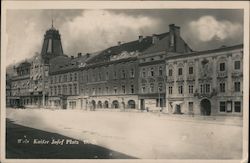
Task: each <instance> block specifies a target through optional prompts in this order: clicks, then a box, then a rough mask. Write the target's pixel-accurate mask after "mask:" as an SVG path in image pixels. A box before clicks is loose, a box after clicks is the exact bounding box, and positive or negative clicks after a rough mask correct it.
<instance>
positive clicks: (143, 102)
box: [141, 99, 145, 110]
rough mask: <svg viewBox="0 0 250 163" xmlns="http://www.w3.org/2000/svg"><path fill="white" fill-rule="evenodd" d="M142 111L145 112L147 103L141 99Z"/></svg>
mask: <svg viewBox="0 0 250 163" xmlns="http://www.w3.org/2000/svg"><path fill="white" fill-rule="evenodd" d="M141 110H145V101H144V99H141Z"/></svg>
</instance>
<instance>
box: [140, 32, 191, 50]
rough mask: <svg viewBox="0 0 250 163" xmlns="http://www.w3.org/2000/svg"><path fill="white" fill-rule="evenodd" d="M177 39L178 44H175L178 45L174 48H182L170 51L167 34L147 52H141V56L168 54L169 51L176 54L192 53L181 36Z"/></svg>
mask: <svg viewBox="0 0 250 163" xmlns="http://www.w3.org/2000/svg"><path fill="white" fill-rule="evenodd" d="M176 37H177V36H176ZM178 39H179V40H178V42H176V43H175V44H179V45H176V46H182V48H179V49H177V50H176V51H172V50H170V47H169V43H170V34H168V35H167V36H166V37H164V38H163V39H162V40H159V41H157V43H155V44H154V45H153V46H151V47H149V48H148V49H147V50H145V51H144V52H143V55H147V54H152V53H158V52H169V51H172V52H177V53H185V52H192V51H193V50H192V49H191V48H190V47H189V45H188V44H187V43H186V42H185V41H184V40H183V39H182V37H181V36H179V37H178ZM180 50H181V51H180ZM182 51H183V52H182Z"/></svg>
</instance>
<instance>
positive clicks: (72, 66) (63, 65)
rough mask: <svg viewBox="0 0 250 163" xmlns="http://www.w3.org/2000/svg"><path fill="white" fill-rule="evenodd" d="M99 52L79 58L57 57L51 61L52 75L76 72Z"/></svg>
mask: <svg viewBox="0 0 250 163" xmlns="http://www.w3.org/2000/svg"><path fill="white" fill-rule="evenodd" d="M97 54H99V52H95V53H91V54H89V53H88V54H84V55H82V56H79V57H74V58H71V57H68V56H67V55H61V56H57V57H55V58H53V59H51V60H50V70H49V71H50V73H51V74H53V73H60V72H67V71H71V70H76V69H78V68H79V65H80V64H84V63H85V62H86V61H87V60H89V59H91V58H92V57H94V56H95V55H97Z"/></svg>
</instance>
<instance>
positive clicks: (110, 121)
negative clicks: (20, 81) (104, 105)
mask: <svg viewBox="0 0 250 163" xmlns="http://www.w3.org/2000/svg"><path fill="white" fill-rule="evenodd" d="M7 118H8V119H10V120H11V121H13V122H14V123H16V124H19V125H23V126H26V127H30V128H35V129H39V130H43V131H47V132H51V133H57V134H60V135H63V136H66V137H70V138H73V139H76V140H80V141H83V142H84V141H85V143H86V142H88V143H90V144H93V145H97V146H98V147H104V148H107V149H111V150H113V151H117V152H120V153H123V154H125V155H127V156H125V155H121V154H118V155H117V157H119V158H131V157H133V158H144V159H240V158H241V155H242V125H241V122H242V121H241V120H240V118H239V117H238V118H235V117H222V118H217V119H209V118H206V119H203V118H193V119H192V118H191V117H189V118H188V117H186V118H185V117H184V116H181V117H175V116H164V115H158V114H151V113H135V112H109V111H83V110H48V109H47V110H45V109H24V110H21V109H7ZM7 127H8V126H7ZM8 132H9V133H12V132H16V129H12V130H8ZM29 136H33V137H34V138H35V137H36V136H37V135H35V133H34V134H33V131H30V132H29ZM42 137H43V136H41V137H39V138H42ZM11 140H12V139H11ZM75 146H76V148H80V147H78V145H75ZM55 148H56V147H55ZM57 148H58V147H57ZM64 148H65V151H66V153H68V154H67V155H71V154H72V155H71V156H69V157H70V158H73V157H76V155H77V152H76V154H74V151H72V150H67V149H66V148H67V147H66V146H63V149H64ZM14 149H17V148H14ZM60 149H62V148H60ZM67 155H66V156H67ZM104 155H105V154H104ZM54 156H56V155H53V156H51V157H54ZM92 156H93V155H91V156H90V157H88V158H92ZM51 157H50V158H51ZM83 157H84V158H85V156H82V157H81V158H83ZM98 157H99V156H98ZM100 157H103V158H109V157H107V156H106V155H105V156H103V155H102V156H100ZM77 158H78V157H77Z"/></svg>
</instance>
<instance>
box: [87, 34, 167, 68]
mask: <svg viewBox="0 0 250 163" xmlns="http://www.w3.org/2000/svg"><path fill="white" fill-rule="evenodd" d="M167 35H168V33H162V34H159V35H156V36H157V37H158V39H160V40H161V39H163V38H164V37H166V36H167ZM152 40H153V39H152V36H146V37H145V38H143V39H142V40H141V41H139V40H135V41H130V42H127V43H123V44H120V45H117V46H112V47H110V48H107V49H105V50H103V51H102V52H101V53H100V54H99V55H97V56H96V57H93V58H92V59H90V60H89V61H88V63H89V64H94V63H99V62H105V61H106V62H107V61H110V58H111V57H112V56H113V55H118V54H120V53H122V52H124V51H126V52H143V51H145V50H146V49H147V48H149V47H150V46H152V45H153V44H152Z"/></svg>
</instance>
